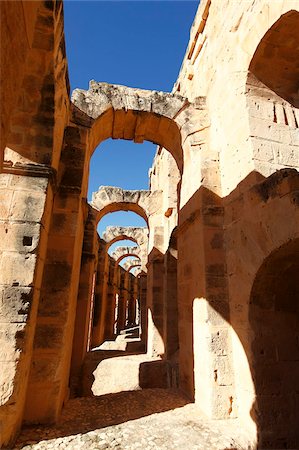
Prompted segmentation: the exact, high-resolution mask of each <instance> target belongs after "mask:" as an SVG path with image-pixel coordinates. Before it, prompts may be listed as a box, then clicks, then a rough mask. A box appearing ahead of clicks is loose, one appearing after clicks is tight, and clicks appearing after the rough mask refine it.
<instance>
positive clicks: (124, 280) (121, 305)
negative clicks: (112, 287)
mask: <svg viewBox="0 0 299 450" xmlns="http://www.w3.org/2000/svg"><path fill="white" fill-rule="evenodd" d="M120 277H121V280H120V295H119V299H118V314H117V334H119V333H120V331H121V330H124V329H125V326H126V311H127V302H128V272H127V271H125V270H124V269H123V268H122V267H121V268H120Z"/></svg>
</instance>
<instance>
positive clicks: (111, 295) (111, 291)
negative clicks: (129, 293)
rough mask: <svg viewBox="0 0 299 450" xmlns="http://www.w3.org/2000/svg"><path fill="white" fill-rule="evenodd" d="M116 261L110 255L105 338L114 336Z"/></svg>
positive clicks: (109, 338) (108, 338)
mask: <svg viewBox="0 0 299 450" xmlns="http://www.w3.org/2000/svg"><path fill="white" fill-rule="evenodd" d="M114 269H115V261H114V260H113V259H112V258H110V257H109V276H108V283H107V302H106V314H105V326H104V329H105V333H104V340H111V339H113V338H114V317H115V295H116V289H115V279H114V276H115V270H114Z"/></svg>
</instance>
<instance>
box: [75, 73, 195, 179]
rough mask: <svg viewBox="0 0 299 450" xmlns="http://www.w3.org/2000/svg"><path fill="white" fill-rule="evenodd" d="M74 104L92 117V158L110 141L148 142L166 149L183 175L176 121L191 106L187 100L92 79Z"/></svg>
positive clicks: (77, 92)
mask: <svg viewBox="0 0 299 450" xmlns="http://www.w3.org/2000/svg"><path fill="white" fill-rule="evenodd" d="M72 102H73V103H74V104H75V106H76V107H77V108H79V110H81V111H83V112H85V113H86V114H87V115H88V116H89V117H90V125H91V128H90V136H89V152H90V155H91V154H92V153H93V151H94V150H95V148H96V147H97V146H98V145H99V144H100V143H101V142H102V141H104V140H106V139H108V138H113V139H126V140H133V141H134V142H136V143H142V142H143V141H144V140H147V141H150V142H153V143H154V144H158V145H161V146H162V147H164V148H166V149H167V150H168V151H169V152H170V153H171V154H172V155H173V157H174V159H175V161H176V163H177V166H178V168H179V170H180V173H182V170H183V150H182V145H181V132H180V124H179V121H178V122H177V121H176V118H177V116H178V115H179V113H180V112H181V111H182V110H183V109H184V108H185V107H186V106H188V104H189V102H188V100H187V99H185V98H184V97H181V96H179V95H177V94H171V93H164V92H157V91H148V90H144V89H134V88H129V87H126V86H120V85H111V84H108V83H98V82H96V81H93V80H92V81H91V82H90V85H89V90H88V91H85V90H82V89H75V90H74V92H73V94H72ZM74 113H76V111H74Z"/></svg>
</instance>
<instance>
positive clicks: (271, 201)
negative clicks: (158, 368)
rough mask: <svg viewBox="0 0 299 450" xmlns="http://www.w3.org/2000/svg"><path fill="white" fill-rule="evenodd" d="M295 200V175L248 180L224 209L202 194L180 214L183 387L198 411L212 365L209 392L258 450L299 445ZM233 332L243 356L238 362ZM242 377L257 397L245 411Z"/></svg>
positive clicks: (284, 173) (223, 201)
mask: <svg viewBox="0 0 299 450" xmlns="http://www.w3.org/2000/svg"><path fill="white" fill-rule="evenodd" d="M298 190H299V174H298V172H297V171H296V170H294V169H282V170H280V171H277V172H276V173H274V174H273V175H271V176H270V177H268V178H267V179H265V178H264V177H263V176H262V175H260V174H259V173H257V172H252V173H251V174H250V175H248V177H246V178H245V179H244V180H243V181H242V182H241V183H240V184H239V185H238V186H237V188H236V189H235V190H234V191H233V192H232V193H231V194H230V195H229V196H228V197H226V198H224V199H220V198H219V197H217V196H216V195H215V194H214V193H212V192H211V191H209V190H207V189H206V188H200V189H199V190H198V191H197V192H196V193H195V194H194V195H193V197H192V198H191V199H190V200H189V201H188V203H187V204H186V205H185V206H184V207H183V208H182V210H181V212H180V223H179V227H178V289H179V299H180V300H179V333H180V387H181V388H182V390H183V391H184V392H185V393H187V394H188V395H189V397H191V398H192V397H193V395H194V393H195V397H198V402H199V404H200V403H201V404H203V402H204V401H205V400H204V398H205V395H206V394H205V384H204V383H205V382H206V383H207V379H206V378H205V373H204V371H203V366H205V367H209V366H208V365H209V362H210V363H211V364H210V367H211V369H214V372H216V376H215V384H214V385H212V384H211V383H210V384H209V383H208V384H206V386H208V389H209V386H210V388H211V389H212V390H213V391H214V389H215V392H217V395H218V393H220V395H224V397H225V392H228V391H225V389H227V388H228V389H230V390H231V392H232V394H230V395H232V396H233V397H231V398H230V397H227V409H228V415H227V417H229V416H230V414H231V417H236V416H237V417H240V418H243V419H245V424H246V423H248V424H249V422H250V416H251V417H252V419H253V420H254V422H255V424H256V427H257V436H258V448H267V449H270V448H272V449H277V448H298V445H299V429H298V426H297V425H298V423H299V408H298V400H299V394H298V392H299V348H298V339H299V314H298V312H299V308H298V299H299V293H298V273H299V244H298V243H299V240H298V222H297V225H296V216H295V215H296V211H298V210H297V208H298V194H297V192H298ZM180 227H181V229H184V234H183V235H180ZM195 249H197V251H195ZM180 260H181V261H182V263H181V264H180ZM195 299H198V300H200V301H199V302H198V306H196V303H195V302H194V300H195ZM205 304H206V306H204V308H205V309H203V305H205ZM193 308H194V309H193ZM153 317H155V315H154V314H153ZM222 319H223V320H222ZM225 324H226V325H225ZM157 327H158V328H159V321H158V324H157ZM231 329H232V330H233V331H234V332H235V334H236V336H237V337H238V339H239V342H240V344H241V346H242V347H243V350H240V349H238V351H237V353H236V354H235V353H233V349H232V343H231V338H230V330H231ZM219 330H220V332H219ZM221 333H222V337H221V336H220V334H221ZM224 336H226V337H224ZM219 339H222V342H221V346H222V347H219V349H218V348H217V340H219ZM207 340H210V341H209V342H210V347H208V345H209V344H208V341H207ZM240 344H238V345H240ZM223 349H224V350H225V352H223ZM205 351H206V356H207V359H206V363H205V360H204V352H205ZM234 351H235V348H234ZM240 351H241V352H242V351H243V353H244V360H242V359H240V360H239V359H238V362H237V364H238V365H237V366H236V367H235V373H234V374H233V370H231V372H230V373H229V375H228V376H227V373H226V374H225V373H221V363H224V362H225V361H226V364H228V365H231V366H233V364H234V362H233V359H234V358H239V356H238V355H240ZM220 360H221V361H220ZM245 360H246V362H245ZM248 368H249V369H248ZM244 371H245V372H246V371H247V372H249V374H248V377H249V378H250V377H251V379H252V382H253V387H254V391H255V393H256V401H255V403H254V405H252V409H251V411H250V407H248V408H247V404H248V405H249V401H250V400H248V399H251V401H252V398H253V397H254V394H253V395H252V396H251V394H249V395H248V392H247V393H245V391H246V389H247V388H248V385H247V386H245V387H244V385H245V384H246V382H245V381H244V380H242V377H243V375H244ZM194 376H195V379H194ZM249 378H248V379H249ZM209 379H211V377H210V375H209ZM249 386H250V385H249ZM218 389H219V390H218ZM222 389H223V392H224V394H221V390H222ZM217 390H218V391H217ZM235 395H236V400H235ZM243 395H247V400H248V401H247V404H246V401H245V402H244V403H243ZM230 400H231V401H230ZM235 404H236V405H235ZM235 407H237V409H238V410H237V409H235ZM212 414H213V412H212ZM246 417H248V418H246Z"/></svg>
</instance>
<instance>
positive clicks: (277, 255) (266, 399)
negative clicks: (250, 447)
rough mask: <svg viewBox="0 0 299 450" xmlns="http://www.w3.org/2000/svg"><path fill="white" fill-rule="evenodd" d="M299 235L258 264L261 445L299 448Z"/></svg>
mask: <svg viewBox="0 0 299 450" xmlns="http://www.w3.org/2000/svg"><path fill="white" fill-rule="evenodd" d="M298 273H299V239H294V240H291V241H289V242H288V243H286V244H284V245H283V246H281V247H280V248H278V249H276V250H274V251H273V252H272V253H271V254H270V255H269V256H268V257H267V258H266V259H265V261H264V262H263V264H262V265H261V267H260V268H259V270H258V272H257V274H256V277H255V280H254V283H253V286H252V290H251V296H250V311H249V322H250V324H251V328H252V331H253V340H252V345H251V351H252V358H253V361H252V367H251V370H252V375H253V380H254V384H255V391H256V397H255V398H256V401H255V404H254V406H253V409H252V412H251V413H252V415H253V417H254V420H255V421H256V423H257V428H258V445H259V448H269V449H270V448H272V449H276V448H298V446H299V429H298V422H299V410H298V405H297V404H296V398H298V388H299V381H298V380H299V347H298V336H299V284H298Z"/></svg>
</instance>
